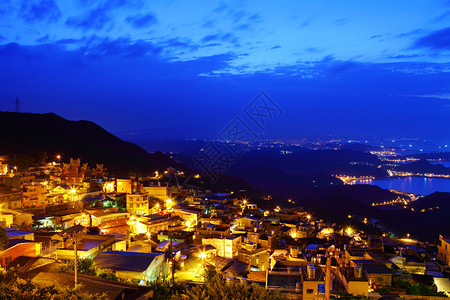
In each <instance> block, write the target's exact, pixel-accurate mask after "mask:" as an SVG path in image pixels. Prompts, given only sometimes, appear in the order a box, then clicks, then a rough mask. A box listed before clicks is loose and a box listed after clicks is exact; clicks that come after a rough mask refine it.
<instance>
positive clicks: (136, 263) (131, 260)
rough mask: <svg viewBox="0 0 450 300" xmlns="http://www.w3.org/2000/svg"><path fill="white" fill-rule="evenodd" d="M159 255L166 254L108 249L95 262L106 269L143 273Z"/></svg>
mask: <svg viewBox="0 0 450 300" xmlns="http://www.w3.org/2000/svg"><path fill="white" fill-rule="evenodd" d="M137 256H138V257H139V258H137ZM158 256H164V254H162V253H143V252H127V251H108V252H104V253H100V254H99V255H97V256H96V257H95V258H94V262H95V263H96V264H97V265H98V266H100V267H102V268H105V269H110V270H114V271H128V272H138V273H142V272H145V271H146V270H147V269H148V268H149V267H150V265H151V264H152V262H153V260H155V258H157V257H158Z"/></svg>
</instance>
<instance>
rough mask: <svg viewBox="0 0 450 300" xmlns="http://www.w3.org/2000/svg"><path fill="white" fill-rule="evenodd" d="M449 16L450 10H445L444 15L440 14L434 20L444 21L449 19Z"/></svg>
mask: <svg viewBox="0 0 450 300" xmlns="http://www.w3.org/2000/svg"><path fill="white" fill-rule="evenodd" d="M448 17H450V10H449V11H447V12H445V13H443V14H442V15H440V16H438V17H437V18H435V19H434V20H433V21H434V22H440V21H443V20H445V19H447V18H448Z"/></svg>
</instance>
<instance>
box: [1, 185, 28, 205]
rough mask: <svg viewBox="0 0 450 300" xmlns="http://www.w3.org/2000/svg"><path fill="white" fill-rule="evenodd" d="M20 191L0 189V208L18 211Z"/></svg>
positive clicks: (20, 197)
mask: <svg viewBox="0 0 450 300" xmlns="http://www.w3.org/2000/svg"><path fill="white" fill-rule="evenodd" d="M22 198H23V195H22V191H21V190H20V189H13V188H11V187H0V208H2V209H19V208H22Z"/></svg>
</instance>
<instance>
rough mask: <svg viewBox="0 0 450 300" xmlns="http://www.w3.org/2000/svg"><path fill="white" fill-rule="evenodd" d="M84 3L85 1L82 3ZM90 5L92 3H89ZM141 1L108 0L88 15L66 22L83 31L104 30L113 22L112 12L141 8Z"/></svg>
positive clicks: (71, 18)
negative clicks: (126, 8) (127, 8)
mask: <svg viewBox="0 0 450 300" xmlns="http://www.w3.org/2000/svg"><path fill="white" fill-rule="evenodd" d="M82 2H84V1H82ZM89 3H90V2H89ZM141 5H142V3H141V1H137V0H135V1H126V0H108V1H105V2H104V3H102V4H100V5H98V6H97V7H96V8H94V9H91V10H89V12H88V13H86V14H84V15H82V16H78V17H70V18H68V19H67V21H66V25H68V26H71V27H75V28H81V29H85V30H87V29H96V30H99V29H103V28H104V27H105V26H106V25H107V24H109V23H111V22H112V18H111V16H110V12H111V11H113V10H115V9H118V8H122V7H125V6H130V7H134V8H137V7H140V6H141Z"/></svg>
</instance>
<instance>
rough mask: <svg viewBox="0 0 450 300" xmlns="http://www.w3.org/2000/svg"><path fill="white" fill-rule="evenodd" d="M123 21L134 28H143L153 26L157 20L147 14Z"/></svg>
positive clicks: (130, 17)
mask: <svg viewBox="0 0 450 300" xmlns="http://www.w3.org/2000/svg"><path fill="white" fill-rule="evenodd" d="M125 21H126V22H128V23H130V24H131V25H133V26H134V27H135V28H143V27H147V26H149V25H152V24H155V23H156V22H158V19H157V18H156V17H155V15H153V14H151V13H148V14H146V15H141V14H138V15H134V16H129V17H127V18H126V19H125Z"/></svg>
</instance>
